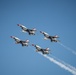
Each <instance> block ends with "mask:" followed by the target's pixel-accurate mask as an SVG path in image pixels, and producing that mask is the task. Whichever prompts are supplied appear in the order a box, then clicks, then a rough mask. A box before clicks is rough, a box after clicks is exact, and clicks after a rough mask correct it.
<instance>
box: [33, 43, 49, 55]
mask: <svg viewBox="0 0 76 75" xmlns="http://www.w3.org/2000/svg"><path fill="white" fill-rule="evenodd" d="M32 46H34V47H35V48H36V52H42V53H43V54H49V53H50V52H49V51H50V50H49V48H46V49H44V48H41V47H40V46H38V45H34V44H32Z"/></svg>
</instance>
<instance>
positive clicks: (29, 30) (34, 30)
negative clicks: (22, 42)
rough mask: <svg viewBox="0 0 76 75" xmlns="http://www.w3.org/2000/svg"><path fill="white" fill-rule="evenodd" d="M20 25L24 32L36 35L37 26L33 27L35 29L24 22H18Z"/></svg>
mask: <svg viewBox="0 0 76 75" xmlns="http://www.w3.org/2000/svg"><path fill="white" fill-rule="evenodd" d="M17 25H18V26H19V27H21V29H22V32H27V33H28V34H29V35H35V32H36V28H33V29H28V28H26V27H25V26H24V25H22V24H17Z"/></svg>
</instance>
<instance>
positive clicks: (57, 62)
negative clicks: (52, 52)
mask: <svg viewBox="0 0 76 75" xmlns="http://www.w3.org/2000/svg"><path fill="white" fill-rule="evenodd" d="M39 54H41V53H39ZM41 55H42V56H44V57H45V58H47V59H49V60H50V61H51V62H53V63H55V64H57V65H58V66H60V67H61V68H63V69H65V70H67V71H69V72H70V73H72V74H73V75H76V71H75V68H73V67H71V66H70V65H68V64H66V63H62V62H60V61H57V60H56V59H54V58H52V57H49V56H47V55H43V54H41Z"/></svg>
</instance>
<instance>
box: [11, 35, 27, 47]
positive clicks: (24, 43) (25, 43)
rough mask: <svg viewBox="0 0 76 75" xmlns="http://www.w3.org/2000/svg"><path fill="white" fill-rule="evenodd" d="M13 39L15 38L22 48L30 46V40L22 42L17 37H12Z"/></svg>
mask: <svg viewBox="0 0 76 75" xmlns="http://www.w3.org/2000/svg"><path fill="white" fill-rule="evenodd" d="M11 38H13V39H14V40H15V41H16V42H15V43H16V44H21V45H22V46H28V44H29V40H25V41H23V40H20V39H19V38H17V37H15V36H11Z"/></svg>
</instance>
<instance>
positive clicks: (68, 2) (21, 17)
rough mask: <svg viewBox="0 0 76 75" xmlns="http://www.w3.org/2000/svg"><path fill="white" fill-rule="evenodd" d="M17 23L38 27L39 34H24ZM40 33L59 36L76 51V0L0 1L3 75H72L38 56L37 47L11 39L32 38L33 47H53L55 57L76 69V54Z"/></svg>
mask: <svg viewBox="0 0 76 75" xmlns="http://www.w3.org/2000/svg"><path fill="white" fill-rule="evenodd" d="M17 24H23V25H25V26H26V27H27V28H36V29H37V33H36V35H35V36H29V35H28V34H27V33H22V32H21V29H20V27H18V26H17ZM39 31H45V32H47V33H49V34H50V35H56V34H57V35H59V37H60V38H59V40H60V41H61V43H63V44H64V45H65V46H68V47H70V48H72V49H73V50H74V51H76V33H75V32H76V1H75V0H0V40H1V41H0V43H1V46H0V75H72V74H71V73H70V72H68V71H66V70H64V69H62V68H60V67H59V66H58V65H56V64H54V63H53V62H50V61H49V60H48V59H46V58H44V57H43V56H41V55H39V54H38V53H36V52H35V50H36V49H35V48H34V47H32V46H29V47H22V46H21V45H20V44H19V45H16V44H15V41H14V40H13V39H11V38H10V36H11V35H14V36H16V37H18V38H20V39H22V40H26V39H29V40H30V44H32V43H34V44H38V45H39V46H41V47H42V48H46V47H49V48H50V49H51V51H52V55H53V56H56V57H57V58H59V59H60V60H63V61H65V62H66V63H68V64H70V65H72V66H74V67H76V61H75V60H76V55H74V54H72V53H71V52H70V51H68V50H66V49H65V48H64V47H62V46H61V45H59V44H58V43H52V42H50V41H49V40H47V41H46V40H44V39H43V38H44V36H43V35H42V34H40V32H39ZM50 56H51V55H50Z"/></svg>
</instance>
